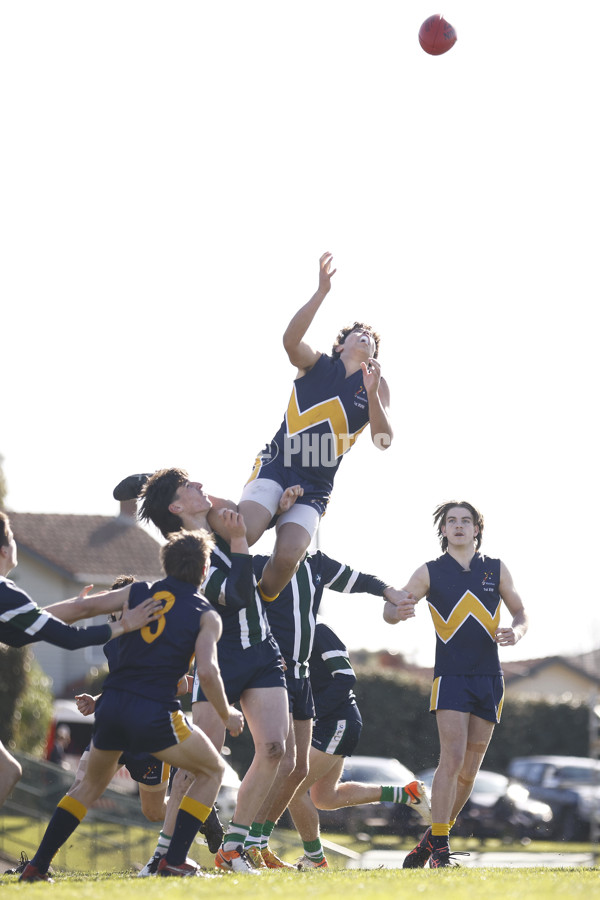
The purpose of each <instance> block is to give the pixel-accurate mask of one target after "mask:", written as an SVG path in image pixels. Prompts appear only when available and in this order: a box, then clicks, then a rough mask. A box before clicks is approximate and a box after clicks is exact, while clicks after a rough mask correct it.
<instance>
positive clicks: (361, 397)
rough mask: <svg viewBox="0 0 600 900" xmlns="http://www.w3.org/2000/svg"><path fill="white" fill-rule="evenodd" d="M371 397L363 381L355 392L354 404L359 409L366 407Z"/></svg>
mask: <svg viewBox="0 0 600 900" xmlns="http://www.w3.org/2000/svg"><path fill="white" fill-rule="evenodd" d="M368 402H369V399H368V397H367V392H366V390H365V386H364V384H362V383H361V385H360V387H359V389H358V390H357V391H356V393H355V394H354V405H355V406H358V408H359V409H366V408H367V404H368Z"/></svg>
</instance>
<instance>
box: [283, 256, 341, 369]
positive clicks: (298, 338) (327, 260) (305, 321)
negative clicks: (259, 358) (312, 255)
mask: <svg viewBox="0 0 600 900" xmlns="http://www.w3.org/2000/svg"><path fill="white" fill-rule="evenodd" d="M332 260H333V257H332V255H331V253H329V252H327V253H324V254H323V256H322V257H321V259H320V260H319V287H318V288H317V290H316V292H315V293H314V294H313V295H312V297H311V298H310V300H309V301H308V303H305V304H304V306H302V307H301V308H300V309H299V310H298V312H297V313H296V315H295V316H294V317H293V319H292V320H291V322H290V324H289V325H288V327H287V328H286V329H285V332H284V334H283V346H284V347H285V351H286V353H287V355H288V358H289V360H290V362H291V364H292V365H293V366H296V367H297V369H298V374H299V375H304V373H305V372H307V371H308V370H309V369H312V367H313V366H314V364H315V363H316V362H317V360H318V359H319V357H320V356H321V353H320V352H318V351H317V350H313V348H312V347H310V346H309V345H308V344H307V343H305V341H304V340H303V338H304V335H305V334H306V332H307V331H308V329H309V327H310V325H311V324H312V321H313V319H314V317H315V315H316V314H317V311H318V310H319V307H320V306H321V303H322V302H323V300H324V299H325V297H326V296H327V294H328V293H329V291H330V290H331V279H332V278H333V276H334V275H335V273H336V269H333V270H332V268H331V263H332Z"/></svg>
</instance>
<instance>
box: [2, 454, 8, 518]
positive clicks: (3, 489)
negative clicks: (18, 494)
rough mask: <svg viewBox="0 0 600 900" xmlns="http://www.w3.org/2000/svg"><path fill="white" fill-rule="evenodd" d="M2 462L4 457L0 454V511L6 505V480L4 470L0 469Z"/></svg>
mask: <svg viewBox="0 0 600 900" xmlns="http://www.w3.org/2000/svg"><path fill="white" fill-rule="evenodd" d="M3 462H4V457H3V456H2V454H1V453H0V509H4V508H5V504H6V494H7V493H8V487H7V484H6V478H5V475H4V469H3V468H2V463H3Z"/></svg>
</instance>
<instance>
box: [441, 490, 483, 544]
mask: <svg viewBox="0 0 600 900" xmlns="http://www.w3.org/2000/svg"><path fill="white" fill-rule="evenodd" d="M455 506H458V507H460V508H461V509H468V510H469V512H470V513H471V515H472V517H473V525H475V526H476V527H477V528H478V529H479V530H478V532H477V534H476V535H475V549H476V550H479V548H480V547H481V539H482V537H483V516H482V514H481V513H480V512H479V510H478V509H476V508H475V507H474V506H473V504H472V503H467V501H466V500H449V501H448V503H442V505H441V506H438V508H437V509H436V510H435V512H434V513H433V524H434V525H437V533H438V537H439V539H440V544H441V545H442V550H443V551H444V553H445V552H446V550H447V549H448V538H447V537H444V535H443V534H442V528H443V526H445V524H446V516H447V515H448V513H449V511H450V510H451V509H454V507H455Z"/></svg>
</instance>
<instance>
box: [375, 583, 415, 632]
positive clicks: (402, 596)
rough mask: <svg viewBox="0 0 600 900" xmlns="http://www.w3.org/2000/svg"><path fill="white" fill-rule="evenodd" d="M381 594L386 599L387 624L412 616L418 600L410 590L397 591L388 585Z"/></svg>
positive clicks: (403, 620)
mask: <svg viewBox="0 0 600 900" xmlns="http://www.w3.org/2000/svg"><path fill="white" fill-rule="evenodd" d="M383 596H384V599H385V600H386V609H385V613H386V615H385V619H386V621H387V622H388V623H389V624H394V623H396V622H405V621H406V620H407V619H412V618H414V616H415V606H416V604H417V602H418V601H417V600H416V598H415V596H414V594H411V593H410V591H398V590H396V588H392V587H388V588H386V589H385V591H384V592H383Z"/></svg>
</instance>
